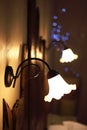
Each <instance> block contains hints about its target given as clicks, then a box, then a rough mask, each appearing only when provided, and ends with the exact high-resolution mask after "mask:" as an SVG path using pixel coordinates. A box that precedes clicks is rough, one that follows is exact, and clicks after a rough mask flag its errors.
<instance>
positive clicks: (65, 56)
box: [53, 40, 78, 63]
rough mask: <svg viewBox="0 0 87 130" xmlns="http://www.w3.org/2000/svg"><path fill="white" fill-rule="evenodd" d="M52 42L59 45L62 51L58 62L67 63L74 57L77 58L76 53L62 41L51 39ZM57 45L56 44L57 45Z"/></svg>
mask: <svg viewBox="0 0 87 130" xmlns="http://www.w3.org/2000/svg"><path fill="white" fill-rule="evenodd" d="M53 44H54V45H57V44H58V45H59V46H60V48H62V49H61V51H62V55H61V58H60V62H61V63H68V62H72V61H74V60H76V59H78V55H77V54H74V52H73V51H72V49H71V48H69V47H67V46H66V45H65V44H64V42H63V41H61V40H60V41H56V40H54V41H53ZM58 45H57V46H58Z"/></svg>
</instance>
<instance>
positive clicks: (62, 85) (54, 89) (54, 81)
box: [44, 74, 76, 102]
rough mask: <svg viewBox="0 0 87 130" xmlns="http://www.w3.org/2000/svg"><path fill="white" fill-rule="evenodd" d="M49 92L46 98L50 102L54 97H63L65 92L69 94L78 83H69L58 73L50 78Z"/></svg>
mask: <svg viewBox="0 0 87 130" xmlns="http://www.w3.org/2000/svg"><path fill="white" fill-rule="evenodd" d="M48 84H49V93H48V95H46V96H45V98H44V100H45V101H48V102H50V101H51V100H52V98H54V99H57V100H59V99H61V97H62V96H63V95H64V94H69V93H70V92H71V91H72V90H76V84H68V83H67V82H66V81H65V80H64V79H63V78H62V77H61V75H59V74H58V75H56V76H55V77H52V78H50V79H48Z"/></svg>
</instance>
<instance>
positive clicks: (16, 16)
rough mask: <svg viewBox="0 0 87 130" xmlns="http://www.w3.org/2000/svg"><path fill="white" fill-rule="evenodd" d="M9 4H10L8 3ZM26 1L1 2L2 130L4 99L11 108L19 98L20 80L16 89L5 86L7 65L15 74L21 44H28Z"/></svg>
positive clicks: (0, 112) (0, 109) (0, 79)
mask: <svg viewBox="0 0 87 130" xmlns="http://www.w3.org/2000/svg"><path fill="white" fill-rule="evenodd" d="M7 2H8V3H7ZM26 6H27V4H26V0H21V2H20V1H19V0H18V1H15V0H13V1H11V0H9V1H0V130H2V124H3V122H2V121H3V104H2V101H3V100H2V99H3V98H4V99H5V100H6V102H7V103H8V105H9V106H10V108H12V107H13V105H14V103H15V101H16V99H18V98H19V89H20V88H19V87H20V86H19V80H20V79H18V80H17V82H16V86H15V89H14V88H12V86H11V87H10V88H6V87H5V85H4V72H5V67H6V65H7V64H8V65H11V66H12V67H13V70H14V73H15V71H16V69H17V66H18V64H19V63H20V60H21V44H22V43H26V32H27V31H26V25H27V24H26V23H27V19H26V15H27V13H26V11H27V8H26Z"/></svg>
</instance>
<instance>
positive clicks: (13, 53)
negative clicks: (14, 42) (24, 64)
mask: <svg viewBox="0 0 87 130" xmlns="http://www.w3.org/2000/svg"><path fill="white" fill-rule="evenodd" d="M12 57H13V58H14V59H18V57H19V46H12V47H9V49H8V50H7V58H8V59H12Z"/></svg>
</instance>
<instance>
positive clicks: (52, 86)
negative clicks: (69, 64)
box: [4, 58, 76, 102]
mask: <svg viewBox="0 0 87 130" xmlns="http://www.w3.org/2000/svg"><path fill="white" fill-rule="evenodd" d="M32 60H37V61H40V62H42V63H43V64H45V65H46V66H47V68H48V70H49V72H48V74H47V78H48V84H49V93H48V95H47V96H45V98H44V100H45V101H48V102H50V101H51V100H52V98H55V99H58V100H59V99H60V98H61V97H62V96H63V95H64V94H68V93H70V92H71V91H72V90H76V84H72V85H71V84H68V83H66V82H65V81H64V79H63V78H62V77H61V75H60V74H59V73H58V72H57V71H55V70H53V69H51V68H50V66H49V65H48V63H47V62H45V61H44V60H42V59H40V58H30V59H25V60H24V61H22V63H20V64H19V66H18V68H17V70H16V74H15V75H14V72H13V68H12V66H6V69H5V75H4V83H5V86H6V87H10V86H11V85H12V82H13V88H14V87H15V83H16V80H17V78H18V77H19V75H20V74H21V72H22V70H23V69H24V68H25V67H26V66H30V65H36V66H39V65H37V64H32V63H31V62H30V61H32ZM24 63H27V64H26V65H24ZM39 71H40V70H39ZM38 75H39V73H38V74H36V75H35V77H37V76H38Z"/></svg>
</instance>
